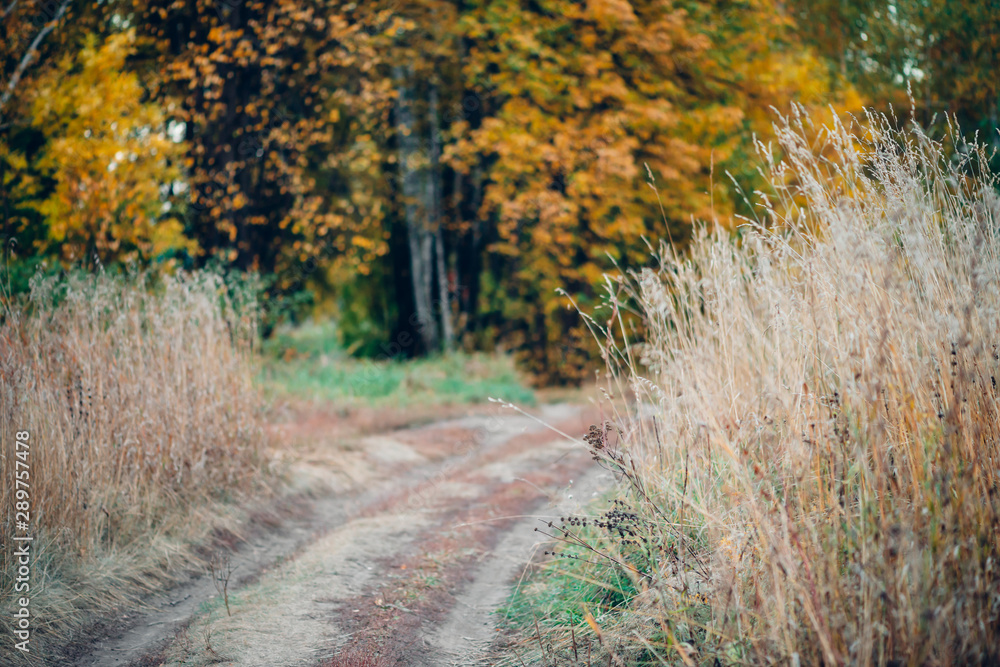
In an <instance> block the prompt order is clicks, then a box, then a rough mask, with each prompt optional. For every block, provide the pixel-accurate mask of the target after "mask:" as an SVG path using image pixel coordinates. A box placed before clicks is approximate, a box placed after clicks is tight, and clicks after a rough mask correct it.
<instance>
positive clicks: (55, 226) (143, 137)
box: [31, 30, 196, 263]
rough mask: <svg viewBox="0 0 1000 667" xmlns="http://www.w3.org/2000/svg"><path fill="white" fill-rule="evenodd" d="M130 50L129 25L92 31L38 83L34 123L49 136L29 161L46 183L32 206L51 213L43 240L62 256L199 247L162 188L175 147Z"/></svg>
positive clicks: (167, 183)
mask: <svg viewBox="0 0 1000 667" xmlns="http://www.w3.org/2000/svg"><path fill="white" fill-rule="evenodd" d="M134 50H135V33H134V31H132V30H127V31H125V32H121V33H117V34H113V35H111V36H110V37H109V38H108V39H107V41H106V42H105V43H104V44H99V43H98V41H97V38H96V36H95V35H93V34H91V35H90V36H89V37H88V39H87V44H86V46H85V47H84V48H83V49H82V50H81V51H79V52H78V53H76V54H67V55H65V56H64V57H63V58H62V59H61V60H60V62H59V64H58V66H57V67H55V68H54V69H52V70H50V71H49V72H48V73H47V74H46V75H45V76H44V77H42V78H41V79H40V80H39V81H38V82H37V84H36V88H35V99H34V101H33V103H32V107H31V117H32V124H33V126H34V127H36V128H38V130H39V131H40V132H41V133H42V134H43V135H44V136H45V138H46V141H45V143H44V147H43V148H42V150H41V153H40V155H39V156H38V160H37V162H36V165H37V168H38V169H39V170H40V172H41V178H43V179H48V180H50V181H51V182H52V183H53V185H52V187H51V192H49V193H48V196H46V197H45V198H44V199H42V200H40V201H38V202H36V203H35V204H34V206H35V207H36V208H37V209H38V210H39V212H41V213H42V214H43V215H44V216H45V218H46V219H47V220H48V221H49V224H48V238H47V240H46V245H47V246H51V247H52V249H53V251H54V254H56V255H57V256H59V257H61V258H62V259H64V260H65V261H66V262H69V263H72V262H81V261H82V262H84V263H91V262H92V261H93V260H94V259H95V258H96V259H97V260H98V261H100V262H103V263H110V262H116V261H117V262H123V261H129V260H149V259H152V258H155V257H157V256H160V255H163V254H164V253H166V252H168V251H173V250H185V251H188V252H193V251H194V250H195V247H196V246H195V245H194V244H193V243H192V242H191V241H190V240H189V239H187V238H186V237H185V236H184V229H183V225H182V223H181V221H180V220H179V219H178V218H177V217H176V216H175V215H172V214H171V212H170V204H169V201H168V200H167V199H166V198H165V197H164V195H163V192H164V191H165V190H169V189H170V188H171V187H173V185H174V183H175V182H176V181H177V180H178V179H179V178H180V177H181V171H180V168H179V160H180V156H181V154H182V146H180V145H179V144H178V143H177V142H176V141H174V140H173V139H172V138H171V137H170V136H168V134H167V127H166V122H165V119H164V114H163V112H162V110H161V109H160V108H159V107H158V106H157V105H156V104H155V103H152V102H150V101H148V100H147V101H143V97H144V91H143V88H142V85H141V84H140V83H139V81H138V79H137V77H136V75H135V73H133V72H130V71H127V70H126V69H125V60H126V58H127V57H128V56H129V55H130V54H131V53H132V52H134ZM35 189H36V190H38V191H44V188H43V187H42V186H41V185H39V186H38V187H37V188H35Z"/></svg>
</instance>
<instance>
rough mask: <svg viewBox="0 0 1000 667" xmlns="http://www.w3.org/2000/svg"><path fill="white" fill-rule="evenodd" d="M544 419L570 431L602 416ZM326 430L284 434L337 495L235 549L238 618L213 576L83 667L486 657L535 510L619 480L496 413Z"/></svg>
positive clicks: (532, 423)
mask: <svg viewBox="0 0 1000 667" xmlns="http://www.w3.org/2000/svg"><path fill="white" fill-rule="evenodd" d="M537 412H538V418H539V419H540V420H541V421H543V422H546V423H548V424H551V425H553V426H555V427H557V428H559V429H560V430H562V431H564V432H567V433H570V434H573V435H576V436H580V435H582V434H583V433H584V432H585V431H586V429H587V427H588V426H589V424H590V423H591V422H592V421H594V420H595V419H596V418H595V417H594V416H593V415H591V414H588V411H587V410H584V409H581V408H579V407H576V406H571V405H565V404H563V405H554V406H546V407H543V408H541V409H539V410H538V411H537ZM330 421H335V420H334V419H333V418H332V417H331V418H330ZM325 424H326V420H325V418H324V416H323V415H322V414H314V415H311V416H310V417H308V418H301V419H293V420H291V421H290V422H288V423H286V424H284V425H283V426H281V427H280V428H282V429H284V431H283V435H284V437H285V439H286V442H287V443H288V445H289V451H290V452H291V454H289V455H290V456H292V457H293V468H294V470H295V474H296V475H297V477H298V479H299V480H300V482H301V484H303V485H309V486H312V487H316V486H317V485H318V486H320V487H321V488H325V489H328V492H327V493H325V494H323V495H321V496H320V497H318V498H316V499H314V500H311V501H309V503H308V507H306V508H304V509H303V510H302V511H301V512H299V513H297V514H294V515H290V516H288V517H287V518H286V519H285V520H284V521H283V522H282V525H281V526H279V527H278V528H277V529H276V530H273V531H270V532H267V533H262V534H258V536H257V537H256V538H254V539H253V540H251V541H250V542H248V543H245V544H243V545H241V546H240V547H239V548H238V549H237V550H236V551H235V552H234V553H233V554H232V555H231V562H232V564H233V566H234V570H233V575H232V577H231V578H230V584H229V594H228V598H229V612H231V615H230V613H227V610H226V606H225V604H224V601H223V600H222V599H221V596H220V595H218V593H217V591H216V586H215V584H214V582H213V581H212V580H211V577H210V576H208V575H207V573H206V574H203V575H199V576H194V577H192V578H191V579H190V580H189V581H187V582H185V583H184V584H182V585H180V586H178V587H176V588H174V589H172V590H170V591H167V592H165V593H163V594H161V595H159V596H157V597H156V598H154V599H152V600H150V601H149V605H148V606H149V610H148V611H146V612H144V613H142V614H138V615H136V614H132V615H131V618H130V619H129V622H128V624H127V625H123V627H122V628H121V630H120V631H119V632H118V633H116V635H115V636H112V637H109V638H107V639H106V640H104V641H102V642H99V643H97V644H95V645H94V646H93V650H92V651H90V652H89V654H88V655H86V656H84V657H81V658H80V659H79V660H78V661H77V662H76V664H78V665H83V666H86V667H110V666H115V667H122V666H125V665H161V664H162V665H170V666H171V667H174V666H180V665H197V666H201V665H260V666H262V667H263V666H274V667H281V666H286V665H288V666H291V665H302V666H303V667H318V666H323V667H342V666H344V665H357V666H359V667H360V666H361V665H371V666H374V667H380V666H389V665H418V666H420V667H426V666H430V665H477V664H488V658H487V655H488V653H489V648H490V646H491V644H492V643H493V639H494V638H495V636H496V634H497V631H496V622H495V620H496V619H495V615H494V614H493V611H494V610H495V609H496V608H497V607H498V606H499V605H501V604H502V603H503V602H504V600H505V599H506V598H507V596H508V595H509V592H510V590H511V587H512V586H516V585H517V581H518V578H519V577H520V576H521V573H522V571H523V569H524V566H525V564H526V563H527V561H528V560H529V559H530V558H531V556H532V554H533V552H534V551H535V548H536V546H537V540H536V538H537V537H538V534H537V533H535V532H534V531H533V528H534V527H535V526H536V525H540V524H539V523H538V518H545V519H548V518H551V517H554V516H560V515H565V514H568V513H571V512H574V511H577V510H578V509H579V508H580V504H581V503H583V502H586V501H587V500H589V499H590V498H591V497H592V496H593V495H594V494H596V493H597V492H598V491H599V490H600V489H601V488H602V487H605V486H607V485H609V484H610V483H611V482H612V480H611V479H610V478H609V477H608V476H607V475H606V473H603V471H601V470H600V469H598V468H596V467H594V466H593V465H592V463H591V461H590V459H589V456H588V454H587V452H586V451H585V449H584V447H583V446H582V445H581V444H579V443H573V442H569V441H567V440H566V439H565V438H562V437H560V436H557V435H556V434H555V433H554V432H552V431H551V430H549V429H548V428H547V427H546V426H544V425H543V424H541V423H539V421H536V420H535V419H532V418H529V417H527V416H524V415H519V414H516V413H514V412H512V411H509V410H508V411H503V410H502V409H501V408H500V407H499V406H496V408H495V409H493V410H491V411H489V412H487V413H486V414H475V415H470V416H466V417H460V418H455V419H450V420H447V421H442V422H433V423H430V424H427V425H425V426H421V427H416V428H402V429H397V430H394V431H389V432H384V433H356V434H353V436H351V437H345V436H344V434H342V433H338V432H337V431H335V430H334V429H331V428H327V427H326V426H325ZM574 480H575V481H574Z"/></svg>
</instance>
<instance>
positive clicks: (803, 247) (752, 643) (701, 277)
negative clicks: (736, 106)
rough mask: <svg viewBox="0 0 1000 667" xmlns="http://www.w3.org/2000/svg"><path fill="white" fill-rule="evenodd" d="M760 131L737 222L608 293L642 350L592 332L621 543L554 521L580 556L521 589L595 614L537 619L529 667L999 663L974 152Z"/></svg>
mask: <svg viewBox="0 0 1000 667" xmlns="http://www.w3.org/2000/svg"><path fill="white" fill-rule="evenodd" d="M778 136H779V139H780V142H781V147H782V149H783V151H784V158H783V159H782V160H781V161H776V160H771V159H770V158H769V157H768V156H770V155H771V152H770V151H767V150H762V155H764V156H765V159H766V160H767V162H766V167H767V169H769V171H770V177H771V178H770V180H771V183H772V186H773V189H772V192H770V193H769V194H768V195H766V196H765V195H763V194H759V198H760V202H759V205H758V206H757V207H756V208H757V210H758V211H759V215H760V219H759V220H754V221H746V224H745V225H743V226H742V227H741V228H740V229H739V234H738V235H732V234H729V233H727V232H725V231H716V232H713V233H707V232H706V233H702V234H701V236H700V238H699V239H698V240H697V242H696V243H694V245H693V247H692V248H691V251H690V254H689V255H687V256H684V257H679V256H677V255H675V254H674V253H673V252H672V251H671V250H670V249H669V248H666V247H665V248H663V249H662V250H661V251H660V252H659V253H658V255H657V262H658V267H657V268H654V269H649V270H645V271H642V272H641V273H639V274H637V275H635V276H633V279H631V280H626V279H623V280H622V281H621V282H618V283H615V284H612V290H611V294H610V303H609V305H610V306H611V308H612V309H615V308H624V306H625V304H626V303H634V304H638V308H639V310H640V312H641V314H642V316H643V320H644V323H645V330H646V337H645V340H644V341H643V342H641V343H637V342H634V341H629V340H628V339H627V337H626V336H625V335H624V334H623V331H622V330H620V329H615V330H607V329H600V328H599V327H597V325H596V324H595V331H596V332H597V333H598V335H599V336H600V337H601V338H602V339H603V341H604V344H605V349H607V350H608V351H609V355H608V359H609V365H610V368H611V376H612V381H611V383H610V386H609V392H610V393H611V394H613V395H614V397H627V398H629V399H630V401H629V402H627V403H625V405H628V406H630V407H627V408H625V409H622V410H621V411H619V413H618V414H617V415H616V419H615V420H613V422H612V423H611V424H609V425H604V426H595V427H594V428H593V429H592V431H591V433H590V434H588V438H587V439H588V442H589V444H590V447H591V449H592V451H593V453H594V456H595V458H597V459H598V460H600V461H601V463H602V464H603V465H605V466H607V467H609V468H611V469H613V470H615V471H616V472H617V473H618V476H619V478H620V479H621V480H622V487H621V489H622V490H621V494H620V498H619V502H620V503H622V504H621V505H616V506H615V507H613V508H612V510H615V509H617V510H621V511H623V512H625V513H626V514H628V515H629V516H628V517H627V519H628V521H627V522H625V523H626V524H627V526H628V528H627V530H626V532H625V534H624V535H623V534H619V533H618V532H617V531H614V533H612V534H611V535H609V534H608V533H607V531H603V533H601V531H600V530H598V531H597V533H595V531H594V530H593V528H592V527H588V528H584V527H583V526H579V525H574V524H568V525H567V526H565V530H564V531H559V530H558V528H559V527H558V526H556V527H555V528H556V529H557V530H555V531H554V532H553V534H554V536H555V538H556V539H557V551H562V552H568V553H569V554H570V555H576V556H581V555H585V556H586V558H579V559H577V558H558V557H557V559H556V561H555V564H553V565H550V567H551V568H552V569H551V570H550V573H551V576H550V578H548V579H546V578H545V577H542V578H541V579H539V580H536V582H540V584H538V585H540V586H541V587H543V588H544V586H545V585H546V584H548V585H549V586H551V587H553V588H552V589H550V591H551V590H554V589H557V588H558V587H561V586H570V588H571V590H572V591H573V593H571V595H574V594H575V595H579V594H580V593H581V592H582V593H583V594H584V595H585V596H586V599H585V600H584V601H586V602H587V604H589V605H591V611H592V612H593V616H586V615H585V617H584V618H583V620H581V619H580V617H579V615H567V614H565V613H563V614H562V615H560V616H557V619H556V621H555V622H550V623H548V628H547V629H546V631H545V633H544V634H546V637H547V639H546V647H548V646H549V643H551V645H552V649H551V651H548V650H547V654H548V655H547V657H546V658H545V659H544V664H558V665H571V664H588V663H587V662H582V661H581V660H574V658H573V653H574V652H573V650H572V646H571V645H570V642H571V641H572V642H576V641H579V640H580V638H581V637H582V638H583V640H584V641H587V640H591V641H595V642H596V641H597V638H600V643H601V650H602V651H603V653H602V657H601V659H600V661H599V660H598V658H597V657H595V658H594V659H593V664H608V661H609V660H610V661H612V662H614V663H617V662H618V661H622V662H623V663H624V664H629V665H639V664H650V665H654V664H656V665H658V664H685V665H695V664H760V663H767V664H771V663H783V664H795V665H798V664H803V665H805V664H809V665H813V664H815V665H819V664H877V665H901V664H997V662H998V661H1000V389H998V387H997V383H998V381H1000V198H998V196H997V194H996V188H997V179H996V177H995V176H994V175H993V174H991V173H989V172H988V171H986V169H987V167H986V166H985V165H987V164H988V161H987V159H986V158H987V156H986V154H985V149H984V148H982V147H979V146H970V145H968V144H964V143H962V142H960V141H955V142H954V143H953V144H945V143H941V142H937V141H933V140H931V139H930V138H928V137H927V136H926V135H925V134H924V133H923V132H922V131H921V130H920V129H919V128H915V127H914V128H911V129H907V130H902V131H901V130H898V129H895V128H894V127H893V125H892V124H891V123H890V121H889V119H887V118H885V117H881V116H877V115H869V116H867V117H866V119H865V122H864V123H863V124H861V125H859V126H857V127H852V128H846V127H844V126H842V125H840V124H836V123H835V124H834V125H832V126H831V127H825V128H817V127H813V126H812V125H811V124H810V121H809V119H808V118H805V117H803V116H801V115H794V116H793V117H791V118H789V119H787V120H786V121H785V122H784V123H783V124H782V125H781V126H780V127H778ZM956 136H957V134H956ZM761 148H762V149H764V147H761ZM612 312H616V311H614V310H613V311H612ZM612 321H614V319H612ZM619 519H620V517H619ZM592 520H593V519H592ZM619 523H621V521H619ZM558 543H561V544H558ZM584 543H586V545H587V546H586V547H584V546H582V544H584ZM567 582H569V583H567ZM572 582H576V583H575V584H573V583H572ZM619 582H625V584H624V585H622V584H621V583H619ZM600 586H609V587H611V588H613V589H616V593H615V595H616V596H618V597H617V598H616V604H615V605H614V606H609V605H601V604H600V599H599V597H595V596H596V595H597V593H596V591H597V590H598V588H599V587H600ZM548 595H549V598H550V599H551V592H550V593H548ZM569 599H572V597H570V598H569ZM586 613H589V612H585V614H586ZM539 616H541V614H539ZM524 625H525V626H526V630H527V631H528V632H532V628H531V626H530V625H527V624H524ZM525 646H530V644H529V643H528V642H527V641H526V642H525ZM588 660H589V658H588ZM509 663H510V664H519V663H518V661H517V660H514V659H511V660H510V661H509Z"/></svg>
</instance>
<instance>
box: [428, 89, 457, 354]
mask: <svg viewBox="0 0 1000 667" xmlns="http://www.w3.org/2000/svg"><path fill="white" fill-rule="evenodd" d="M429 97H430V99H429V109H428V120H429V122H430V126H431V127H430V134H431V155H430V157H431V165H430V167H431V169H430V174H429V175H428V179H427V186H428V203H427V204H428V205H427V212H428V217H429V223H430V228H431V229H433V230H434V255H435V257H436V259H437V267H436V268H437V278H438V284H437V288H438V301H437V303H438V309H439V311H440V314H441V336H442V339H443V343H444V349H445V351H447V352H450V351H451V350H452V349H454V347H455V332H454V329H453V328H452V325H451V298H450V296H449V293H448V261H447V257H446V256H445V251H444V235H443V234H442V233H441V132H440V130H439V128H438V91H437V85H436V84H432V85H431V90H430V96H429Z"/></svg>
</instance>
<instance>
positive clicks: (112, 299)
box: [0, 273, 265, 657]
mask: <svg viewBox="0 0 1000 667" xmlns="http://www.w3.org/2000/svg"><path fill="white" fill-rule="evenodd" d="M153 282H154V278H153V277H151V276H138V277H136V276H133V277H131V278H128V279H125V278H121V277H111V276H107V275H103V274H102V275H99V276H96V277H75V278H70V279H68V280H65V281H62V282H58V283H57V282H54V281H51V280H49V281H44V280H38V281H36V283H35V284H34V285H33V290H32V294H31V299H30V302H29V303H28V304H25V305H24V306H23V307H8V309H7V311H6V312H5V313H4V319H3V322H2V325H0V452H2V454H3V457H2V458H0V478H2V479H3V484H2V486H0V507H2V508H3V514H2V526H0V530H2V535H3V548H2V549H0V600H2V601H3V603H2V605H0V634H2V635H3V636H4V641H5V642H6V641H8V637H10V636H12V635H11V628H10V627H9V623H10V621H11V613H10V612H11V609H10V608H8V605H9V604H13V602H14V597H15V596H13V595H12V586H13V573H14V571H15V568H16V562H15V559H14V558H13V557H12V552H13V548H14V546H13V545H12V544H11V542H10V541H9V540H8V537H9V536H12V535H13V534H15V526H14V523H13V522H14V503H15V498H14V494H15V485H14V467H15V459H14V448H15V444H14V437H15V432H16V431H24V430H27V431H29V432H30V443H31V449H30V457H29V460H28V462H29V464H30V496H31V501H30V502H31V533H32V534H33V535H34V538H35V539H34V542H33V549H34V554H33V563H32V566H33V569H32V574H31V609H32V612H33V620H32V627H33V630H34V633H35V634H34V636H33V640H32V644H31V647H32V649H33V652H34V655H35V656H36V657H38V656H39V652H41V654H42V655H44V653H45V650H44V647H45V646H46V645H47V644H48V645H49V646H56V645H58V644H60V643H61V642H62V641H63V640H65V639H66V638H67V637H69V636H70V634H71V633H72V632H73V631H74V630H76V629H79V628H80V627H81V625H82V624H84V623H85V622H86V621H87V620H88V618H90V615H91V614H92V613H93V612H102V611H107V610H108V609H111V608H113V607H114V606H115V605H118V604H120V603H122V602H123V601H127V600H130V599H133V596H134V595H135V594H136V593H137V592H140V591H141V590H143V589H144V588H147V587H152V586H155V585H157V584H158V583H162V578H163V577H164V576H167V573H168V572H169V571H171V570H173V571H176V569H177V568H178V566H182V565H185V564H187V563H191V562H193V558H194V556H193V555H192V553H191V551H190V550H189V548H188V547H189V545H190V542H192V541H197V540H199V539H204V538H205V537H206V536H207V535H208V534H209V532H210V530H211V529H212V527H213V525H215V524H216V522H217V521H219V520H220V516H219V515H218V514H217V512H219V511H223V510H222V509H221V508H222V507H224V505H223V504H222V502H223V501H225V500H227V499H228V500H232V499H234V498H238V497H239V496H240V495H241V494H243V493H244V492H246V491H248V490H249V489H250V488H251V487H252V486H253V485H254V484H255V482H256V481H258V480H259V479H260V472H261V470H262V469H263V468H264V467H265V466H264V465H263V464H264V458H263V448H262V437H261V429H260V424H259V416H258V415H259V409H258V399H257V395H256V392H255V390H254V388H253V375H254V369H253V368H252V349H251V347H252V344H253V341H254V338H255V334H256V332H255V320H254V319H253V317H252V316H251V315H250V314H248V313H242V314H241V313H239V312H236V310H234V304H233V302H232V301H231V299H229V297H227V295H226V291H225V290H224V289H223V286H222V284H221V281H220V280H219V278H218V277H216V276H214V275H212V274H207V273H206V274H194V275H178V276H175V277H161V278H156V279H155V283H156V284H152V283H153ZM5 650H6V649H5Z"/></svg>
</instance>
